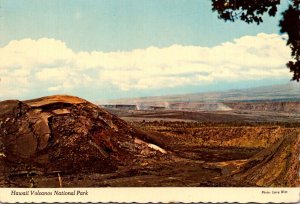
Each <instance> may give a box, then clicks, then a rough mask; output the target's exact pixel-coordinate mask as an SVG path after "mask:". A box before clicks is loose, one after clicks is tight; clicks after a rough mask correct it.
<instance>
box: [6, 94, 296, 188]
mask: <svg viewBox="0 0 300 204" xmlns="http://www.w3.org/2000/svg"><path fill="white" fill-rule="evenodd" d="M114 111H115V112H114V114H116V115H118V116H120V117H122V118H123V119H124V120H125V119H126V117H127V122H125V121H124V120H122V119H120V118H119V117H118V116H116V115H114V114H111V113H110V112H108V111H106V110H105V109H103V108H100V107H99V106H97V105H94V104H92V103H90V102H88V101H86V100H83V99H81V98H78V97H73V96H62V95H56V96H49V97H43V98H38V99H34V100H27V101H18V100H7V101H2V102H0V187H101V186H120V187H126V186H146V187H147V186H160V187H163V186H194V187H199V186H252V187H262V186H263V187H264V186H265V187H276V186H280V187H293V186H298V185H299V184H300V182H299V181H300V180H299V151H300V148H299V144H300V140H299V135H300V131H299V126H298V125H294V126H293V125H292V124H290V123H287V124H288V125H284V123H282V124H274V123H259V124H258V123H256V122H253V123H239V124H234V123H233V122H232V121H231V122H230V123H228V121H229V120H228V118H229V116H226V115H224V117H223V118H225V119H226V120H225V119H224V121H223V122H222V123H221V122H218V123H212V122H205V121H203V122H191V121H188V120H185V119H183V120H179V119H180V117H186V116H191V114H194V118H196V117H198V116H199V118H201V120H202V119H203V118H204V115H203V114H208V113H200V112H195V113H192V112H186V111H180V110H175V112H174V110H126V111H124V110H121V111H119V112H118V110H114ZM122 114H127V115H125V116H126V117H123V116H122ZM155 114H157V115H155ZM209 114H211V115H210V116H211V117H205V118H207V119H209V120H212V119H214V117H215V118H217V119H218V120H219V119H220V118H221V117H220V116H219V115H214V114H218V113H215V112H213V113H209ZM221 114H225V113H224V111H223V112H221ZM164 115H166V116H167V117H170V118H169V120H165V121H163V120H160V119H158V120H157V118H155V117H158V118H159V117H162V116H164ZM128 117H131V118H132V119H133V120H132V121H130V120H128ZM138 117H140V121H138ZM147 117H148V118H147ZM171 119H172V120H171ZM221 119H222V118H221Z"/></svg>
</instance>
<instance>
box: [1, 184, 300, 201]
mask: <svg viewBox="0 0 300 204" xmlns="http://www.w3.org/2000/svg"><path fill="white" fill-rule="evenodd" d="M13 191H17V192H29V195H12V192H13ZM31 191H35V192H37V191H39V192H48V193H49V192H52V195H31ZM55 191H59V192H75V195H54V193H55ZM77 191H80V192H82V194H84V192H87V193H88V195H76V194H77ZM267 192H269V193H267ZM275 192H279V193H275ZM299 201H300V187H296V188H242V187H238V188H236V187H235V188H230V187H226V188H225V187H219V188H206V187H204V188H202V187H201V188H200V187H199V188H194V187H188V188H181V187H174V188H169V187H168V188H163V187H154V188H152V187H151V188H150V187H138V188H110V187H105V188H0V203H16V202H20V203H25V202H26V203H28V202H36V203H38V202H47V203H53V202H60V203H61V202H74V203H79V202H82V203H86V202H93V203H95V202H105V203H107V202H118V203H121V202H126V203H132V202H138V203H147V202H153V203H157V202H163V203H169V202H175V203H177V202H183V203H191V202H214V203H216V202H239V203H247V202H256V203H267V202H273V203H297V202H299Z"/></svg>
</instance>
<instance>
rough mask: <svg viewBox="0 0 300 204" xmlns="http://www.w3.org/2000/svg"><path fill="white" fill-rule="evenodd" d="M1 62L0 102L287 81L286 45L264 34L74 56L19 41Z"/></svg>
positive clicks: (2, 51)
mask: <svg viewBox="0 0 300 204" xmlns="http://www.w3.org/2000/svg"><path fill="white" fill-rule="evenodd" d="M0 56H1V57H0V77H1V79H2V80H1V81H0V97H1V98H3V97H6V96H7V97H8V96H18V95H19V94H22V93H24V92H26V91H27V92H28V91H35V90H40V91H41V92H46V93H44V95H46V94H47V92H49V94H50V93H60V92H64V91H70V90H73V91H75V92H76V90H77V89H78V88H81V87H96V88H97V87H102V86H103V85H105V86H106V87H107V86H113V87H114V88H117V89H119V90H123V91H129V90H145V89H161V88H169V87H177V86H185V85H202V84H209V83H213V82H214V81H242V80H256V79H267V78H272V79H273V78H287V79H289V78H290V77H291V76H290V73H289V70H288V69H287V68H286V67H285V63H286V62H287V61H288V60H289V59H290V50H289V48H288V47H287V46H286V42H285V41H284V40H283V39H282V36H280V35H277V34H264V33H261V34H258V35H256V36H244V37H241V38H239V39H235V40H233V41H232V42H225V43H223V44H221V45H219V46H215V47H211V48H208V47H201V46H182V45H172V46H170V47H166V48H157V47H149V48H146V49H136V50H132V51H128V52H102V51H93V52H78V53H75V52H74V51H72V50H71V49H70V48H68V47H67V46H66V44H65V43H64V42H62V41H59V40H55V39H48V38H42V39H39V40H31V39H23V40H20V41H15V40H14V41H11V42H10V43H9V44H7V45H6V46H4V47H2V48H0ZM20 91H21V92H22V93H20ZM16 94H17V95H16Z"/></svg>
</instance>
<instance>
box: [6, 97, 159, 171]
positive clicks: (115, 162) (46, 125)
mask: <svg viewBox="0 0 300 204" xmlns="http://www.w3.org/2000/svg"><path fill="white" fill-rule="evenodd" d="M143 137H144V135H143V134H142V133H140V132H139V131H137V130H135V129H134V128H132V127H130V126H129V125H128V124H127V123H125V122H124V121H123V120H121V119H119V118H118V117H116V116H115V115H112V114H110V113H109V112H107V111H105V110H103V109H101V108H99V107H98V106H96V105H94V104H92V103H90V102H88V101H85V100H83V99H80V98H77V97H72V96H50V97H44V98H39V99H35V100H29V101H17V100H8V101H3V102H0V154H1V155H0V160H1V163H2V167H1V168H2V169H4V170H2V172H3V171H4V172H10V173H11V172H21V171H28V170H36V171H42V172H49V173H50V172H57V171H61V172H78V171H89V172H93V171H97V172H102V173H105V172H112V171H115V170H116V169H117V168H118V166H122V165H130V164H131V163H132V162H133V160H134V161H138V159H139V158H142V157H147V156H151V155H154V154H157V153H159V151H157V150H155V149H153V148H150V147H151V145H150V147H149V146H148V143H146V142H144V141H142V140H141V138H143ZM137 138H139V139H137ZM3 165H4V167H3Z"/></svg>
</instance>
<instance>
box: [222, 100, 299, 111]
mask: <svg viewBox="0 0 300 204" xmlns="http://www.w3.org/2000/svg"><path fill="white" fill-rule="evenodd" d="M224 104H225V105H227V106H228V107H230V108H231V109H232V110H241V111H275V112H288V113H295V112H297V113H299V112H300V102H299V101H297V102H291V101H287V102H285V101H269V102H226V103H224Z"/></svg>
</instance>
